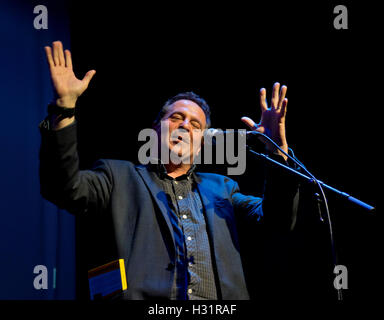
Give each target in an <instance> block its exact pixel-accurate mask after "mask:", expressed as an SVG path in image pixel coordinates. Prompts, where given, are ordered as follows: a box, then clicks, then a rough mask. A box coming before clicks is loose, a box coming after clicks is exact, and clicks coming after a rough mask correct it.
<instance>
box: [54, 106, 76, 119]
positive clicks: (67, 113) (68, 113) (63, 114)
mask: <svg viewBox="0 0 384 320" xmlns="http://www.w3.org/2000/svg"><path fill="white" fill-rule="evenodd" d="M48 114H49V115H55V116H60V118H61V119H64V118H71V117H73V116H74V115H75V108H66V107H59V106H58V105H56V104H54V103H50V104H49V105H48Z"/></svg>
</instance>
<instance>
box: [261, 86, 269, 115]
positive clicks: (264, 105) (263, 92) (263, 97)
mask: <svg viewBox="0 0 384 320" xmlns="http://www.w3.org/2000/svg"><path fill="white" fill-rule="evenodd" d="M260 107H261V112H264V111H267V110H268V105H267V90H265V88H261V90H260Z"/></svg>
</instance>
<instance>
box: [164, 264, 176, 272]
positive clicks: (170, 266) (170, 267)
mask: <svg viewBox="0 0 384 320" xmlns="http://www.w3.org/2000/svg"><path fill="white" fill-rule="evenodd" d="M174 268H175V264H174V263H173V262H170V263H169V264H168V267H167V269H166V270H168V271H172V270H173V269H174Z"/></svg>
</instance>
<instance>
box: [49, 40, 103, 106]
mask: <svg viewBox="0 0 384 320" xmlns="http://www.w3.org/2000/svg"><path fill="white" fill-rule="evenodd" d="M44 49H45V53H46V56H47V61H48V65H49V70H50V73H51V79H52V84H53V87H54V91H55V92H54V93H55V98H56V104H57V105H59V106H61V107H67V108H74V107H75V105H76V101H77V98H78V97H79V96H80V95H81V94H82V93H83V92H84V91H85V90H86V89H87V88H88V84H89V82H90V81H91V79H92V77H93V76H94V75H95V73H96V71H95V70H90V71H88V72H87V73H86V75H85V76H84V78H83V79H82V80H79V79H77V78H76V76H75V74H74V73H73V69H72V58H71V52H70V51H69V50H65V51H63V45H62V43H61V41H55V42H53V43H52V48H51V47H49V46H47V47H45V48H44Z"/></svg>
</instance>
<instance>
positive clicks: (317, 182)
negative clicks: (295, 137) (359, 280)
mask: <svg viewBox="0 0 384 320" xmlns="http://www.w3.org/2000/svg"><path fill="white" fill-rule="evenodd" d="M252 134H257V135H260V136H262V137H264V138H266V139H267V140H268V141H270V142H271V143H272V144H273V145H274V146H275V147H276V148H277V149H279V150H280V151H281V152H282V153H283V154H284V155H286V156H287V157H288V158H289V159H291V160H292V161H293V162H295V163H296V164H297V165H298V166H299V167H300V168H302V169H303V170H304V171H305V172H306V173H307V174H308V175H309V176H310V177H311V178H312V180H313V181H314V182H315V184H316V185H317V186H318V187H319V190H320V193H321V196H322V198H323V201H324V207H325V211H326V213H327V221H328V226H329V237H330V241H331V249H332V261H333V264H334V267H336V266H337V264H338V261H337V260H338V258H337V254H336V247H335V240H334V236H333V227H332V221H331V216H330V213H329V207H328V200H327V197H326V196H325V193H324V190H323V187H322V186H321V184H320V182H319V181H318V180H317V179H316V177H315V176H314V175H313V174H312V173H310V172H309V171H308V169H307V168H306V167H305V166H304V165H303V164H302V163H301V162H300V161H299V160H298V159H297V158H296V157H295V155H294V152H293V150H292V149H291V148H289V150H291V153H292V155H293V156H291V155H289V154H288V153H287V152H285V151H284V150H283V149H282V148H280V147H279V146H278V145H277V143H276V142H275V141H273V140H272V139H271V138H270V137H268V136H267V135H265V134H264V133H261V132H259V131H252ZM336 290H337V296H338V300H342V299H343V298H342V292H341V288H336Z"/></svg>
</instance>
